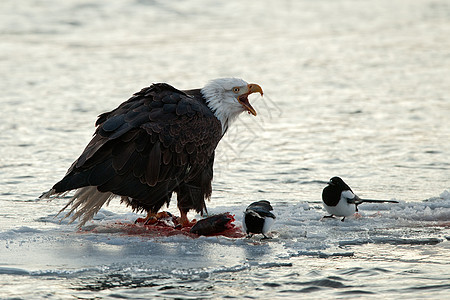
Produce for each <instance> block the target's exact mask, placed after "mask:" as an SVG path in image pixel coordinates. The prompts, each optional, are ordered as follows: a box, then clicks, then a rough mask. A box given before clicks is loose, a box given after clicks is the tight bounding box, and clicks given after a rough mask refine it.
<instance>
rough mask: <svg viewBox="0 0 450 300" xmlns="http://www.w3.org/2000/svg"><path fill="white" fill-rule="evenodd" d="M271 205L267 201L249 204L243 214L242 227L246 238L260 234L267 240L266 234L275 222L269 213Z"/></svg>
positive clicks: (273, 216) (272, 215)
mask: <svg viewBox="0 0 450 300" xmlns="http://www.w3.org/2000/svg"><path fill="white" fill-rule="evenodd" d="M272 210H273V208H272V205H270V202H269V201H267V200H261V201H257V202H253V203H252V204H250V205H249V206H248V207H247V209H246V210H245V212H244V222H243V224H242V225H243V227H244V231H245V233H247V237H252V236H253V234H258V233H261V234H262V235H263V236H264V238H265V239H268V237H267V236H266V233H267V232H269V230H270V228H271V227H272V225H273V223H274V222H275V218H276V217H275V215H274V214H273V213H271V211H272Z"/></svg>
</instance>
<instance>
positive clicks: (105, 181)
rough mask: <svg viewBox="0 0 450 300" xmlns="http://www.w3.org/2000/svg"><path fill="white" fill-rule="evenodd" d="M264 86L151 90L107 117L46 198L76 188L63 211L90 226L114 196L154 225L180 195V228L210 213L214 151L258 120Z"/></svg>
mask: <svg viewBox="0 0 450 300" xmlns="http://www.w3.org/2000/svg"><path fill="white" fill-rule="evenodd" d="M252 93H260V94H261V96H262V95H263V91H262V89H261V87H260V86H259V85H257V84H248V83H247V82H245V81H244V80H242V79H237V78H219V79H215V80H212V81H210V82H209V83H208V84H207V85H206V86H205V87H203V88H202V89H192V90H183V91H182V90H178V89H176V88H174V87H172V86H170V85H169V84H166V83H156V84H153V85H151V86H149V87H146V88H143V89H142V90H141V91H140V92H137V93H135V94H134V95H133V96H132V97H131V98H130V99H128V100H127V101H125V102H124V103H122V104H120V105H119V106H118V107H117V108H116V109H114V110H112V111H110V112H106V113H103V114H101V115H100V116H99V117H98V119H97V122H96V123H95V125H96V127H97V128H96V131H95V133H94V137H93V138H92V140H91V141H90V142H89V144H88V145H87V146H86V148H85V149H84V151H83V153H82V154H81V155H80V157H79V158H78V159H77V160H76V161H75V162H74V163H73V164H72V166H71V167H70V168H69V170H68V171H67V173H66V175H65V176H64V178H63V179H62V180H61V181H59V182H57V183H56V184H55V185H54V186H53V187H52V189H51V190H50V191H48V192H46V193H44V194H43V195H42V196H41V197H40V198H50V197H51V198H57V197H60V196H62V195H64V194H65V193H66V192H68V191H71V190H76V192H75V194H74V196H73V197H72V198H71V199H70V200H69V202H68V203H67V205H66V206H65V207H64V208H63V209H61V211H60V212H62V211H63V210H65V209H66V208H67V207H69V206H71V207H70V210H69V212H68V213H67V214H66V215H65V217H68V216H70V215H72V217H71V221H72V222H73V221H74V220H76V219H77V218H79V219H80V222H79V226H80V227H81V226H83V225H84V224H85V223H86V222H87V221H88V220H90V219H92V217H93V216H94V215H95V214H96V213H97V212H98V211H99V210H100V208H101V207H102V206H103V205H104V204H105V203H106V204H108V203H109V202H110V201H111V199H112V198H114V197H116V196H118V197H120V199H121V202H123V203H125V204H127V205H128V206H131V208H132V209H133V210H134V211H146V212H147V218H146V219H145V220H149V219H151V218H154V216H155V214H156V213H157V212H158V211H159V210H160V208H161V207H162V206H163V205H164V204H166V205H168V204H169V202H170V199H171V196H172V194H173V193H176V194H177V202H178V208H179V210H180V214H181V217H180V223H181V224H183V226H188V225H190V222H189V220H188V218H187V213H188V211H189V210H191V209H192V210H195V211H196V212H198V213H201V214H203V213H204V212H207V211H206V204H205V200H206V199H208V200H209V198H210V196H211V192H212V187H211V181H212V178H213V163H214V152H215V149H216V147H217V144H218V143H219V141H220V140H221V138H222V136H223V135H224V134H225V132H226V131H227V129H228V127H229V126H230V124H231V123H232V121H233V120H235V119H236V118H237V116H238V115H239V114H240V113H242V112H244V111H246V112H248V113H249V114H252V115H254V116H256V111H255V109H254V108H253V107H252V106H251V105H250V103H249V101H248V96H249V95H250V94H252Z"/></svg>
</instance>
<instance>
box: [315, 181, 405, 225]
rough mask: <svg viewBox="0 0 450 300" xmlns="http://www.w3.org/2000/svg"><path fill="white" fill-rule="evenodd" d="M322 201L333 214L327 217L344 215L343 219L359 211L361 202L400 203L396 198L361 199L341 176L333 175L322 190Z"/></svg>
mask: <svg viewBox="0 0 450 300" xmlns="http://www.w3.org/2000/svg"><path fill="white" fill-rule="evenodd" d="M322 201H323V206H324V207H325V209H326V210H327V212H328V213H329V214H331V215H330V216H325V218H332V217H333V216H337V217H343V218H342V221H344V220H345V217H348V216H351V215H353V214H354V213H355V212H357V211H358V205H359V204H361V203H383V202H390V203H398V201H394V200H373V199H361V198H359V197H358V196H357V195H356V194H354V193H353V191H352V189H351V188H350V187H349V186H348V185H347V184H346V183H345V182H344V180H342V179H341V178H340V177H333V178H331V179H330V181H328V185H327V186H326V187H325V188H324V189H323V191H322Z"/></svg>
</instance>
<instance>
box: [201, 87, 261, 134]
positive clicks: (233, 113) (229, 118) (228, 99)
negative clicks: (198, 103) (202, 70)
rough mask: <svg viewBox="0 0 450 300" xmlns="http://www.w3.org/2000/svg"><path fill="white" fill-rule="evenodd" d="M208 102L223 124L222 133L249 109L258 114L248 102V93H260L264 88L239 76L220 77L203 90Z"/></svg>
mask: <svg viewBox="0 0 450 300" xmlns="http://www.w3.org/2000/svg"><path fill="white" fill-rule="evenodd" d="M201 92H202V94H203V97H205V99H206V104H207V105H208V107H209V108H210V109H211V110H212V111H213V112H214V115H215V116H216V118H217V119H219V121H220V123H221V124H222V133H225V132H226V130H227V129H228V126H229V125H230V124H231V122H233V121H234V120H235V119H236V118H237V116H238V115H239V114H240V113H242V112H244V111H247V112H248V113H249V114H252V115H254V116H256V111H255V109H254V108H253V107H252V106H251V105H250V103H249V102H248V95H250V94H252V93H260V94H261V96H262V95H263V90H262V88H261V87H260V86H259V85H257V84H255V83H247V82H245V81H244V80H242V79H239V78H218V79H214V80H211V81H210V82H208V84H207V85H206V86H205V87H204V88H202V90H201Z"/></svg>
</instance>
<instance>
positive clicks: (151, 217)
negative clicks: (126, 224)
mask: <svg viewBox="0 0 450 300" xmlns="http://www.w3.org/2000/svg"><path fill="white" fill-rule="evenodd" d="M156 221H157V218H156V213H154V212H151V211H148V212H147V216H146V217H145V218H137V219H136V221H134V224H137V223H142V224H144V225H150V224H154V223H156Z"/></svg>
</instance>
